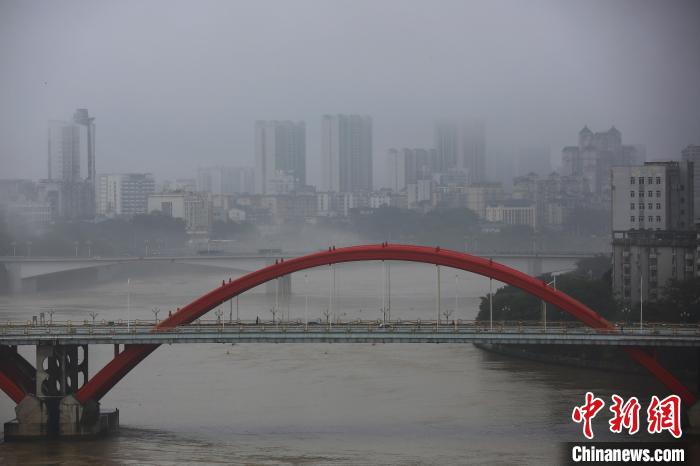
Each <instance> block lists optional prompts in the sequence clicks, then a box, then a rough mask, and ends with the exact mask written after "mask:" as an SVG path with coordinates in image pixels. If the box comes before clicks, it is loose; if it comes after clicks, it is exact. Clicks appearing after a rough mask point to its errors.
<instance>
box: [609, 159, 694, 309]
mask: <svg viewBox="0 0 700 466" xmlns="http://www.w3.org/2000/svg"><path fill="white" fill-rule="evenodd" d="M693 177H694V175H693V163H692V162H689V161H682V162H647V163H645V164H644V165H643V166H641V167H613V168H612V226H613V241H612V245H613V277H612V278H613V291H614V293H615V295H616V297H617V298H618V299H621V300H622V301H623V302H625V303H627V304H629V303H632V302H639V300H640V299H644V300H652V301H653V300H656V299H658V298H659V297H660V296H662V293H663V289H664V287H665V286H667V285H668V282H669V280H685V279H688V278H691V277H694V276H700V262H698V259H700V257H699V256H698V253H699V252H700V242H699V241H698V235H697V233H696V232H695V231H694V230H693V204H694V199H693V185H694V180H693Z"/></svg>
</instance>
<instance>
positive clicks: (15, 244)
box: [10, 241, 17, 257]
mask: <svg viewBox="0 0 700 466" xmlns="http://www.w3.org/2000/svg"><path fill="white" fill-rule="evenodd" d="M10 246H12V257H16V256H17V241H13V242H11V243H10Z"/></svg>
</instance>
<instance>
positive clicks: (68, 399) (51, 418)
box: [5, 344, 119, 441]
mask: <svg viewBox="0 0 700 466" xmlns="http://www.w3.org/2000/svg"><path fill="white" fill-rule="evenodd" d="M87 379H88V346H87V345H43V344H42V345H37V347H36V387H35V391H34V393H35V394H33V393H28V394H27V395H26V396H25V397H24V398H23V399H22V400H21V401H20V402H19V403H18V404H17V406H16V407H15V414H16V418H15V419H14V420H12V421H10V422H6V423H5V440H6V441H7V440H31V439H42V438H47V437H62V438H76V437H92V436H96V435H100V434H105V433H110V432H116V431H118V430H119V411H118V410H116V411H114V412H109V413H101V412H100V404H99V403H97V402H95V401H89V402H87V403H85V404H81V403H80V402H78V401H77V400H76V399H75V397H74V396H73V394H74V393H75V392H77V391H78V389H80V388H81V386H82V385H84V384H85V382H86V381H87Z"/></svg>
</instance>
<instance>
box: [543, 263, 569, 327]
mask: <svg viewBox="0 0 700 466" xmlns="http://www.w3.org/2000/svg"><path fill="white" fill-rule="evenodd" d="M563 273H566V272H564V271H559V272H552V273H551V275H552V281H550V282H548V283H547V286H549V285H552V286H553V288H554V290H555V291H556V289H557V275H561V274H563ZM542 320H543V322H544V331H545V332H546V331H547V302H546V301H544V300H543V301H542Z"/></svg>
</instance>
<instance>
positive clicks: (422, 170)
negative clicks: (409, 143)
mask: <svg viewBox="0 0 700 466" xmlns="http://www.w3.org/2000/svg"><path fill="white" fill-rule="evenodd" d="M434 159H435V149H389V150H388V151H387V186H388V187H389V189H391V190H392V191H393V192H395V193H398V192H401V191H403V190H404V189H406V186H407V185H409V184H415V183H416V182H417V181H418V180H427V179H430V178H431V176H432V165H433V161H434Z"/></svg>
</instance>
